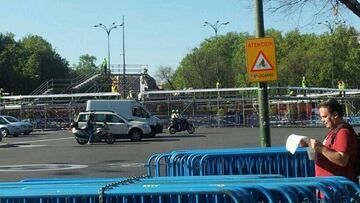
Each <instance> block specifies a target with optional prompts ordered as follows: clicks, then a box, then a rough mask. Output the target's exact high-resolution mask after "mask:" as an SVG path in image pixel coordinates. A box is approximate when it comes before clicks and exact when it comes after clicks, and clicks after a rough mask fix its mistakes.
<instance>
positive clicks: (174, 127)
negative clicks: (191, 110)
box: [168, 118, 195, 134]
mask: <svg viewBox="0 0 360 203" xmlns="http://www.w3.org/2000/svg"><path fill="white" fill-rule="evenodd" d="M168 129H169V133H170V134H175V133H176V132H180V131H185V130H186V131H188V133H189V134H193V133H194V132H195V127H194V126H193V124H192V123H190V122H188V120H187V119H186V118H178V119H171V120H170V124H169V127H168Z"/></svg>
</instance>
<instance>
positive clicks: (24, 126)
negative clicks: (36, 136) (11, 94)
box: [0, 116, 34, 135]
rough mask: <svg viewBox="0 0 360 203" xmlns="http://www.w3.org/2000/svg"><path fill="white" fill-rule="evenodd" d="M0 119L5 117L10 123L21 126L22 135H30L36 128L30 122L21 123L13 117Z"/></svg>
mask: <svg viewBox="0 0 360 203" xmlns="http://www.w3.org/2000/svg"><path fill="white" fill-rule="evenodd" d="M0 117H3V118H4V119H6V120H7V121H9V122H10V123H12V124H14V125H17V126H19V128H20V130H21V133H23V134H24V135H29V134H30V133H31V132H32V131H33V130H34V126H33V124H31V123H30V122H26V121H20V120H18V119H17V118H15V117H13V116H0Z"/></svg>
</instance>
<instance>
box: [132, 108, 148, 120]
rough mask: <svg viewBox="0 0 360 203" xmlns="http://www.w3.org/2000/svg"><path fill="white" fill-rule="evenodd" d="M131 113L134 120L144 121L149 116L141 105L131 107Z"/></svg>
mask: <svg viewBox="0 0 360 203" xmlns="http://www.w3.org/2000/svg"><path fill="white" fill-rule="evenodd" d="M132 115H133V117H134V120H137V121H142V122H146V120H147V119H148V118H150V115H149V113H148V112H147V111H146V110H145V109H144V108H142V107H141V106H134V107H132Z"/></svg>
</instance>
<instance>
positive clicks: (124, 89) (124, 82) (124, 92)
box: [120, 16, 126, 99]
mask: <svg viewBox="0 0 360 203" xmlns="http://www.w3.org/2000/svg"><path fill="white" fill-rule="evenodd" d="M124 18H125V17H124V16H122V23H121V25H120V26H122V34H123V36H122V43H123V47H122V49H123V54H122V57H123V80H122V86H123V98H124V99H125V94H126V77H125V73H126V72H125V70H126V69H125V21H124Z"/></svg>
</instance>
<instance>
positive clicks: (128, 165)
mask: <svg viewBox="0 0 360 203" xmlns="http://www.w3.org/2000/svg"><path fill="white" fill-rule="evenodd" d="M109 166H110V167H126V168H127V167H129V168H130V167H145V164H144V163H122V162H117V163H111V164H109Z"/></svg>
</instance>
